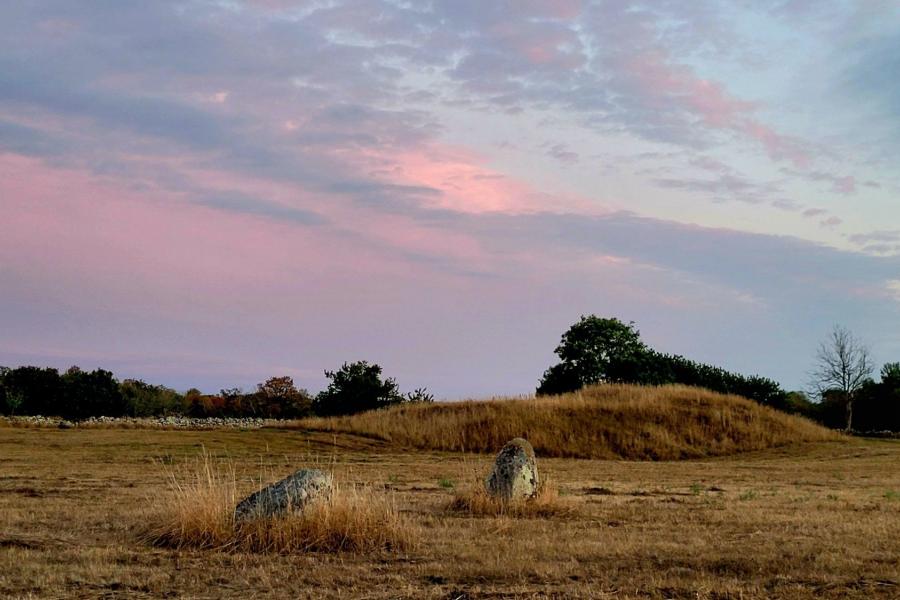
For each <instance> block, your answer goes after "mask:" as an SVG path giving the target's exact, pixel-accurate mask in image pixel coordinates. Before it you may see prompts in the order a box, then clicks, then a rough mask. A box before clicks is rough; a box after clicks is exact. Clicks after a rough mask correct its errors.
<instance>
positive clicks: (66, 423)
mask: <svg viewBox="0 0 900 600" xmlns="http://www.w3.org/2000/svg"><path fill="white" fill-rule="evenodd" d="M57 427H59V428H60V429H72V428H73V427H75V423H73V422H72V421H66V420H65V419H63V420H62V421H60V422H59V425H57Z"/></svg>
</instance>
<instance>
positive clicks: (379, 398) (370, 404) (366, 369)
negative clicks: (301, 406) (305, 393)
mask: <svg viewBox="0 0 900 600" xmlns="http://www.w3.org/2000/svg"><path fill="white" fill-rule="evenodd" d="M325 376H326V377H327V378H328V379H330V380H331V382H330V383H329V384H328V388H327V389H325V390H323V391H322V392H320V393H319V395H318V396H316V400H315V404H314V409H315V412H316V414H319V415H350V414H354V413H359V412H363V411H367V410H372V409H375V408H382V407H385V406H390V405H391V404H399V403H401V402H403V401H404V398H403V396H401V395H400V392H399V391H398V389H397V382H396V381H394V380H393V379H392V378H390V377H389V378H387V379H385V380H382V379H381V367H380V366H378V365H376V364H372V365H370V364H369V363H368V362H366V361H364V360H363V361H358V362H354V363H344V364H343V366H341V368H340V369H338V370H337V371H325Z"/></svg>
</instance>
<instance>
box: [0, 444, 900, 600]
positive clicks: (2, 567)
mask: <svg viewBox="0 0 900 600" xmlns="http://www.w3.org/2000/svg"><path fill="white" fill-rule="evenodd" d="M204 448H205V451H206V452H207V453H208V454H209V456H210V457H211V460H213V461H214V462H216V463H217V464H218V466H219V469H218V473H219V474H220V475H221V478H222V479H224V480H228V479H232V475H231V470H232V469H233V470H234V473H235V475H234V477H233V479H234V480H235V481H237V485H238V488H239V491H240V492H241V493H242V494H243V493H249V492H252V491H254V490H255V489H256V488H257V486H258V485H259V483H260V473H272V474H277V475H276V477H280V476H281V475H284V474H286V473H290V472H292V471H293V470H295V469H297V468H299V467H301V466H304V465H308V464H310V456H319V457H326V456H327V457H328V460H327V462H328V464H329V466H330V468H331V469H332V471H333V472H334V475H335V479H336V480H337V481H339V482H341V483H342V485H343V486H344V487H346V488H348V489H349V488H352V487H353V486H356V485H361V486H366V485H369V486H375V485H378V484H382V485H384V486H385V487H389V488H390V491H391V493H392V494H393V496H392V498H393V500H394V501H395V502H396V506H397V510H398V512H399V513H400V514H401V515H404V516H407V517H408V518H409V520H410V521H411V522H412V523H413V525H414V526H415V527H416V528H417V536H418V543H417V544H416V546H415V548H414V549H413V550H412V551H411V552H409V553H402V552H343V553H331V552H292V553H285V554H282V553H276V552H239V551H227V550H225V551H219V550H215V549H211V550H205V549H194V548H191V547H185V548H182V549H176V548H170V547H157V546H152V545H149V544H147V543H146V542H144V541H142V540H140V539H137V538H136V536H135V529H136V527H138V526H141V525H142V524H143V523H146V521H147V512H146V511H145V510H144V507H146V506H147V502H148V498H151V499H154V503H155V502H157V501H158V500H157V498H158V497H159V496H160V492H165V491H166V490H167V489H168V485H169V481H170V479H171V477H170V476H169V475H167V473H166V472H165V470H164V469H162V468H160V467H159V462H160V460H164V461H165V462H166V464H167V465H169V466H170V467H171V468H172V469H174V470H175V471H176V472H177V473H178V474H179V475H178V479H179V481H182V483H183V484H184V485H188V484H189V483H190V479H189V478H188V475H190V474H194V473H196V461H197V460H198V458H197V457H198V456H199V455H201V454H202V453H203V452H204V450H203V449H204ZM492 460H493V457H492V456H490V455H475V456H467V457H465V460H463V457H460V456H459V455H453V454H448V453H440V452H408V451H403V450H400V449H398V447H396V446H391V445H390V444H386V443H384V442H380V441H377V440H373V439H365V438H360V437H359V436H354V435H346V434H326V433H319V432H303V431H296V430H283V429H262V430H259V431H247V432H241V431H234V430H220V431H155V430H131V429H119V430H90V431H87V430H79V429H70V430H65V431H59V430H53V429H16V428H0V598H97V599H99V598H107V599H108V598H223V599H232V598H233V599H237V598H260V599H262V598H305V599H310V600H311V599H316V600H323V599H324V600H331V599H333V600H339V599H340V600H346V599H348V598H367V599H370V600H388V599H390V600H395V599H416V600H447V599H448V598H468V599H470V600H486V599H489V598H490V599H497V598H521V599H523V600H524V599H536V598H548V599H549V598H558V599H562V598H573V599H575V598H580V599H588V598H610V599H613V598H614V599H616V600H628V599H635V600H637V599H644V600H645V599H649V598H673V599H679V600H687V599H691V600H726V599H738V598H740V599H742V600H763V599H769V598H785V599H787V598H790V599H795V598H796V599H802V600H821V599H827V600H837V599H841V600H845V599H848V598H849V599H851V600H873V599H879V600H880V599H884V600H887V599H891V600H895V599H896V598H898V597H900V575H898V574H900V499H898V498H900V469H898V468H897V465H898V464H900V441H894V440H863V439H856V438H849V439H847V440H846V441H845V442H843V443H839V444H835V443H812V444H796V445H790V446H784V447H781V448H777V449H768V450H764V451H760V452H751V453H744V454H739V455H734V456H728V457H720V458H713V459H702V460H684V461H677V462H653V461H641V462H638V461H620V460H573V459H563V458H539V459H538V460H539V468H540V469H541V470H542V473H550V474H552V476H553V479H554V481H555V484H554V487H558V488H561V489H562V491H563V492H564V494H563V498H562V499H563V500H565V499H567V498H570V497H571V498H573V500H574V501H575V502H576V507H577V510H576V511H575V512H573V513H572V514H567V515H565V516H558V517H553V518H546V519H544V518H529V519H514V518H507V517H502V516H501V517H492V516H485V517H480V518H473V517H472V516H470V515H468V514H466V513H464V512H454V511H448V510H447V504H448V503H449V502H450V501H451V499H452V497H453V495H452V492H450V491H448V489H446V488H445V487H444V486H442V485H441V483H439V482H440V481H442V480H452V481H459V482H466V481H467V479H468V478H469V477H470V476H471V474H472V472H473V471H476V472H477V473H478V474H479V478H480V477H482V476H484V475H486V474H487V473H488V472H489V470H490V468H491V462H492ZM182 465H184V469H186V470H183V469H182ZM276 477H272V478H271V479H274V478H276ZM265 479H266V481H268V480H269V479H270V478H269V477H266V478H265ZM376 491H377V490H376Z"/></svg>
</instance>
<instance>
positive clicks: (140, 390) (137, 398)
mask: <svg viewBox="0 0 900 600" xmlns="http://www.w3.org/2000/svg"><path fill="white" fill-rule="evenodd" d="M119 392H120V393H121V394H122V398H123V400H124V402H125V412H126V414H128V415H130V416H132V417H151V416H164V415H171V414H175V413H178V412H181V409H182V405H183V401H184V397H183V396H182V395H181V394H179V393H178V392H176V391H175V390H173V389H170V388H167V387H165V386H163V385H153V384H149V383H146V382H144V381H141V380H140V379H126V380H125V381H123V382H122V383H121V384H119Z"/></svg>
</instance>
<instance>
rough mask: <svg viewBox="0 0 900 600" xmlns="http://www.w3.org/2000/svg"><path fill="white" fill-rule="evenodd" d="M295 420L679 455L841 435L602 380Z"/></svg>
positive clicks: (565, 452)
mask: <svg viewBox="0 0 900 600" xmlns="http://www.w3.org/2000/svg"><path fill="white" fill-rule="evenodd" d="M299 426H300V427H303V428H305V429H311V430H315V431H327V432H335V433H350V434H356V435H362V436H368V437H374V438H377V439H381V440H385V441H388V442H391V443H394V444H398V445H401V446H406V447H412V448H420V449H427V450H449V451H462V452H496V451H497V450H498V449H499V448H501V447H502V446H503V444H505V443H506V442H507V441H508V440H509V439H511V438H515V437H525V438H527V439H528V440H529V441H530V442H531V443H532V445H533V446H534V449H535V451H537V453H538V454H539V455H541V456H550V457H572V458H605V459H631V460H674V459H683V458H701V457H706V456H723V455H728V454H735V453H738V452H747V451H751V450H762V449H764V448H770V447H774V446H782V445H787V444H792V443H798V442H817V441H828V440H838V439H840V438H841V436H840V435H839V434H837V433H834V432H832V431H830V430H828V429H825V428H823V427H820V426H819V425H816V424H814V423H813V422H811V421H808V420H806V419H803V418H801V417H795V416H792V415H788V414H785V413H782V412H779V411H776V410H774V409H771V408H767V407H764V406H761V405H760V404H757V403H755V402H752V401H750V400H747V399H745V398H741V397H738V396H732V395H723V394H717V393H714V392H710V391H707V390H703V389H699V388H692V387H686V386H677V385H671V386H662V387H644V386H634V385H600V386H594V387H589V388H585V389H583V390H580V391H578V392H573V393H570V394H565V395H562V396H550V397H540V398H518V399H495V400H487V401H466V402H454V403H435V404H413V405H406V406H396V407H392V408H387V409H383V410H377V411H370V412H365V413H360V414H356V415H351V416H344V417H330V418H310V419H304V420H302V421H300V422H299Z"/></svg>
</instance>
